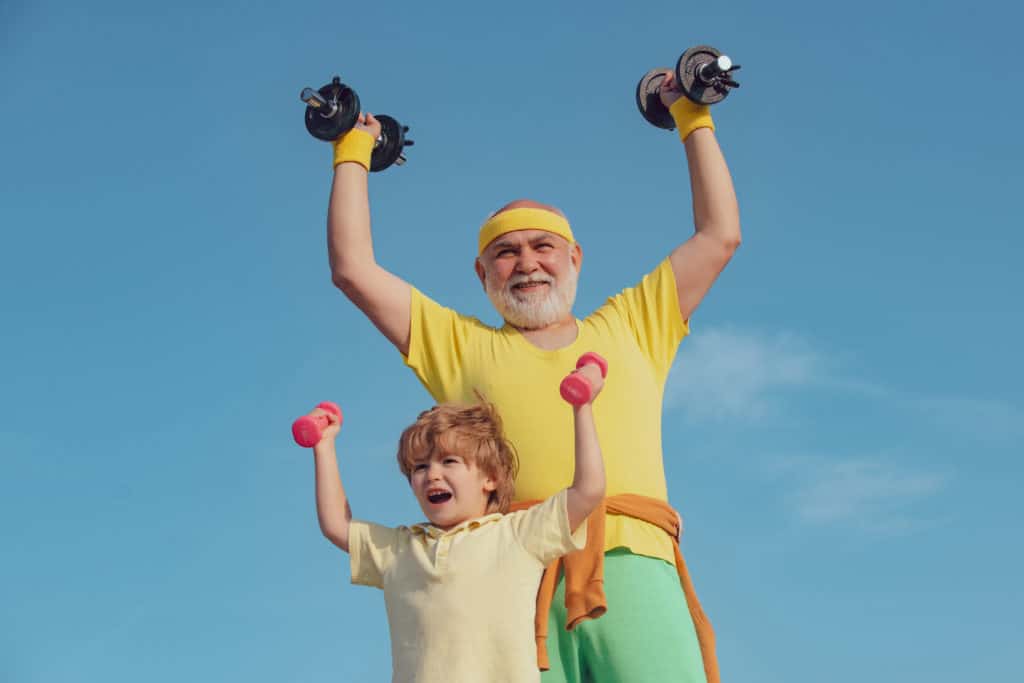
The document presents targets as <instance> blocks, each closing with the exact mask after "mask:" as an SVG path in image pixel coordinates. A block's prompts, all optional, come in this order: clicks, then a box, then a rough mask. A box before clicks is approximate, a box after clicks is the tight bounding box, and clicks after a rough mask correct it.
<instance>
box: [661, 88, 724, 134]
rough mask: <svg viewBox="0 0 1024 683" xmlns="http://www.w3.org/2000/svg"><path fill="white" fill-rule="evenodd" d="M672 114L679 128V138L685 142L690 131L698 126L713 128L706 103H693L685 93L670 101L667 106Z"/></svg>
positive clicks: (713, 124)
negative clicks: (669, 105) (670, 103)
mask: <svg viewBox="0 0 1024 683" xmlns="http://www.w3.org/2000/svg"><path fill="white" fill-rule="evenodd" d="M668 113H670V114H672V120H673V121H675V122H676V128H678V129H679V139H680V140H682V141H683V142H686V138H687V137H689V135H690V133H692V132H693V131H695V130H697V129H698V128H710V129H711V130H714V129H715V122H714V121H712V120H711V110H710V109H708V107H707V105H703V104H694V103H693V102H692V101H690V98H688V97H687V96H686V95H683V96H682V97H680V98H679V99H678V100H676V101H675V102H673V103H672V106H671V107H669V108H668Z"/></svg>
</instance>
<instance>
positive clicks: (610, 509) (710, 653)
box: [510, 493, 720, 683]
mask: <svg viewBox="0 0 1024 683" xmlns="http://www.w3.org/2000/svg"><path fill="white" fill-rule="evenodd" d="M540 502H541V501H539V500H528V501H522V502H519V503H513V504H512V507H511V510H510V512H514V511H516V510H525V509H526V508H528V507H532V506H533V505H536V504H538V503H540ZM605 514H609V515H627V516H629V517H633V518H635V519H639V520H643V521H644V522H648V523H649V524H653V525H654V526H656V527H658V528H660V529H662V530H663V531H664V532H665V533H667V534H668V535H669V536H671V537H672V545H673V547H674V548H675V559H676V571H677V572H678V573H679V583H680V585H682V588H683V594H684V595H685V596H686V604H687V605H688V607H689V610H690V616H691V618H692V619H693V625H694V628H695V629H696V631H697V641H698V643H699V644H700V654H701V657H702V659H703V660H704V673H705V675H706V676H707V683H719V680H720V679H719V675H718V659H717V658H716V656H715V634H714V631H713V630H712V629H711V622H710V621H708V618H707V616H705V614H704V610H703V609H701V606H700V602H699V601H698V600H697V594H696V592H695V591H694V589H693V582H692V581H691V580H690V572H689V571H688V570H687V568H686V561H685V560H684V559H683V553H682V551H681V550H680V549H679V531H680V529H679V516H678V515H677V514H676V511H675V510H674V509H673V508H672V506H671V505H669V504H668V503H666V502H665V501H663V500H658V499H656V498H648V497H647V496H640V495H636V494H632V493H623V494H619V495H615V496H609V497H608V498H606V499H605V500H604V502H603V503H602V504H601V505H599V506H598V507H597V508H596V509H595V510H594V511H593V512H592V513H591V514H590V517H588V518H587V542H586V545H585V546H584V547H583V550H579V551H577V552H574V553H570V554H568V555H566V556H564V557H561V558H559V559H557V560H555V561H554V562H552V563H551V564H549V565H548V566H547V568H546V569H545V570H544V576H543V577H542V578H541V581H540V588H538V590H537V614H536V616H535V617H534V628H535V630H536V638H537V665H538V666H539V667H540V670H541V671H547V670H548V669H549V668H550V664H549V662H548V652H547V636H548V613H549V612H550V611H551V602H552V600H553V599H554V596H555V586H556V585H557V583H558V575H559V570H560V569H562V570H564V572H565V608H566V613H567V614H566V624H565V628H566V630H568V631H571V630H572V629H574V628H575V627H576V625H577V624H579V623H580V622H581V621H583V620H584V619H596V618H597V617H599V616H601V615H602V614H604V613H605V612H607V611H608V601H607V599H606V598H605V594H604V520H605Z"/></svg>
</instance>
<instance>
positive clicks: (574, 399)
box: [558, 351, 608, 406]
mask: <svg viewBox="0 0 1024 683" xmlns="http://www.w3.org/2000/svg"><path fill="white" fill-rule="evenodd" d="M588 363H593V364H594V365H596V366H597V367H598V369H599V370H600V371H601V376H602V377H606V376H607V375H608V361H606V360H605V359H604V358H602V357H601V356H599V355H598V354H596V353H594V352H593V351H588V352H587V353H585V354H583V355H582V356H580V359H579V360H578V361H576V369H577V370H579V369H580V368H582V367H583V366H584V365H587V364H588ZM558 391H559V393H561V394H562V398H564V399H565V400H566V401H568V402H569V403H571V404H572V405H574V406H581V405H583V404H584V403H588V402H589V401H590V398H591V395H592V392H593V387H591V386H590V382H588V381H587V378H586V377H584V376H583V375H581V374H579V373H578V372H574V373H571V374H569V375H568V376H567V377H566V378H565V379H563V380H562V384H561V385H560V386H559V387H558Z"/></svg>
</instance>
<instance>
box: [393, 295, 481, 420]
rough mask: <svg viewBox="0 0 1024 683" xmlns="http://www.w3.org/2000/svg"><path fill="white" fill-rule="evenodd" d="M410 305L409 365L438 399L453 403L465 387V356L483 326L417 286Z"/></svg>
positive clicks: (407, 361) (407, 357)
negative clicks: (462, 383)
mask: <svg viewBox="0 0 1024 683" xmlns="http://www.w3.org/2000/svg"><path fill="white" fill-rule="evenodd" d="M409 305H410V308H409V354H408V355H407V356H405V364H406V365H408V366H409V367H410V368H412V370H413V372H415V373H416V376H417V377H418V378H419V380H420V382H422V383H423V386H424V387H426V389H427V391H428V392H430V395H431V396H433V397H434V399H435V400H437V401H445V400H450V398H449V397H451V396H452V395H453V393H457V392H458V391H459V387H461V379H462V367H463V357H464V355H465V354H466V353H467V352H468V351H467V349H468V345H469V340H470V337H471V333H472V330H473V329H474V327H475V326H481V325H482V323H480V322H479V321H477V320H476V319H474V318H467V317H466V316H463V315H460V314H459V313H456V312H455V311H453V310H452V309H450V308H446V307H445V306H442V305H440V304H439V303H437V302H436V301H434V300H433V299H431V298H430V297H428V296H426V295H425V294H423V293H422V292H421V291H419V290H418V289H416V288H415V287H413V288H412V296H411V297H410V304H409Z"/></svg>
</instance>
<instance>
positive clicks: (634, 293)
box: [406, 259, 689, 562]
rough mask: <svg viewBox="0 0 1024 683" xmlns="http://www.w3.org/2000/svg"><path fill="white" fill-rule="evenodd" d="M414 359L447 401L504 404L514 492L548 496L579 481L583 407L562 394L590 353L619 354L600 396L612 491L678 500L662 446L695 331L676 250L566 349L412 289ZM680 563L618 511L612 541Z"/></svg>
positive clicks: (592, 318) (651, 533)
mask: <svg viewBox="0 0 1024 683" xmlns="http://www.w3.org/2000/svg"><path fill="white" fill-rule="evenodd" d="M410 312H411V327H410V337H409V355H408V356H407V357H406V363H407V364H408V365H409V367H411V368H412V369H413V370H414V371H415V373H416V376H417V377H419V379H420V381H421V382H422V383H423V385H424V386H425V387H426V388H427V391H429V392H430V394H431V395H432V396H433V397H434V399H435V400H437V402H438V403H452V402H455V403H462V402H475V401H476V397H475V395H474V393H473V390H474V389H479V390H480V391H481V392H482V393H483V394H484V396H486V397H487V399H488V400H490V401H491V402H493V403H494V404H495V405H496V406H497V407H498V411H499V412H500V413H501V418H502V421H503V422H504V426H505V433H506V436H507V437H508V438H509V440H510V441H511V442H512V443H513V444H514V445H515V447H516V451H517V453H518V454H519V476H518V478H517V479H516V491H515V498H516V500H517V501H520V500H539V499H543V498H546V497H548V496H550V495H552V494H553V493H555V492H556V491H558V490H559V489H561V488H564V487H566V486H568V485H569V484H570V483H571V482H572V475H573V427H572V409H571V407H570V406H569V404H567V403H566V402H565V401H564V400H562V398H561V396H560V395H559V393H558V385H559V383H560V382H561V381H562V378H563V377H565V375H566V374H568V372H569V371H570V370H572V369H573V368H574V367H576V360H577V359H578V358H579V357H580V355H582V354H583V353H584V352H586V351H596V352H597V353H599V354H601V355H602V356H604V357H605V359H607V361H608V368H609V369H608V377H607V380H606V382H605V387H604V390H603V391H602V392H601V395H600V397H598V399H597V401H595V403H594V416H595V421H596V423H597V432H598V436H599V437H600V441H601V451H602V453H603V454H604V463H605V471H606V474H607V479H608V485H607V494H608V495H609V496H614V495H616V494H620V493H634V494H639V495H643V496H648V497H651V498H657V499H659V500H665V501H667V500H668V494H667V489H666V485H665V470H664V465H663V462H662V451H661V413H662V410H661V409H662V399H663V395H664V388H665V380H666V378H667V377H668V372H669V369H670V368H671V367H672V361H673V359H674V358H675V354H676V350H677V348H678V347H679V343H680V342H681V341H682V339H683V338H684V337H685V336H686V335H687V334H688V333H689V328H688V326H687V323H686V321H685V320H683V317H682V315H681V314H680V312H679V299H678V295H677V293H676V281H675V276H674V274H673V273H672V266H671V264H670V263H669V261H668V259H665V260H664V261H662V262H661V263H660V264H659V265H658V267H657V268H655V269H654V270H653V271H652V272H651V273H649V274H648V275H647V276H646V277H644V278H643V280H642V281H641V282H640V283H639V284H638V285H637V286H635V287H630V288H628V289H625V290H623V291H622V292H620V293H619V294H617V295H615V296H613V297H611V298H610V299H608V301H607V302H606V303H605V304H604V305H602V306H601V307H600V308H598V309H597V310H596V311H594V312H593V313H591V314H590V315H588V316H587V317H586V318H584V319H583V320H578V321H577V326H578V329H579V335H578V336H577V338H576V340H575V341H574V342H573V343H571V344H569V346H567V347H565V348H562V349H557V350H555V351H546V350H544V349H539V348H537V347H536V346H534V345H533V344H531V343H530V342H529V341H527V340H526V338H525V337H523V335H522V334H520V333H519V332H518V331H517V330H516V329H514V328H513V327H511V326H508V325H506V326H505V327H502V328H500V329H495V328H493V327H490V326H488V325H485V324H484V323H482V322H480V321H479V320H477V319H476V318H470V317H467V316H463V315H460V314H459V313H456V312H455V311H453V310H451V309H449V308H445V307H444V306H441V305H439V304H438V303H436V302H435V301H433V300H431V299H430V298H429V297H427V296H425V295H424V294H422V293H421V292H419V291H417V290H415V289H414V290H413V295H412V307H411V309H410ZM616 547H627V548H629V549H630V550H632V551H633V552H634V553H637V554H639V555H648V556H651V557H660V558H662V559H664V560H666V561H668V562H674V561H675V555H674V551H673V548H672V539H670V538H669V537H668V535H667V534H666V533H665V532H664V531H662V530H661V529H658V528H657V527H655V526H653V525H651V524H648V523H646V522H642V521H640V520H636V519H632V518H629V517H623V516H618V515H609V516H608V519H607V522H606V532H605V549H612V548H616Z"/></svg>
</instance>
